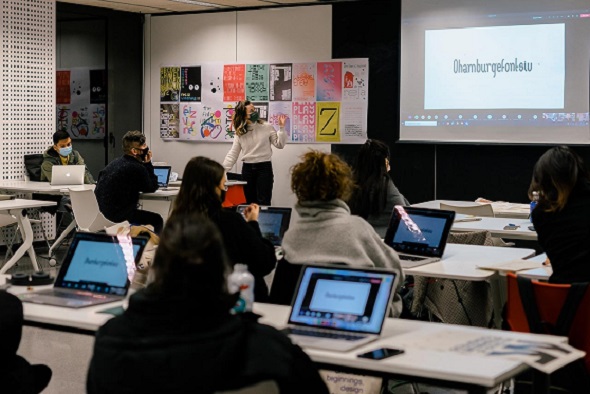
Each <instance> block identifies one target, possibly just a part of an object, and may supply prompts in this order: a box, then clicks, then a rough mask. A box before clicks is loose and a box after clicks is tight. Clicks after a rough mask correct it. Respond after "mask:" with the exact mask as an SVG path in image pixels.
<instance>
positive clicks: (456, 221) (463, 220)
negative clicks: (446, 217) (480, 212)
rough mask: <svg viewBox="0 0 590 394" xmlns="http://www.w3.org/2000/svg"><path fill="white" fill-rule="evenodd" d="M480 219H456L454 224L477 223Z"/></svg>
mask: <svg viewBox="0 0 590 394" xmlns="http://www.w3.org/2000/svg"><path fill="white" fill-rule="evenodd" d="M480 220H481V218H465V219H458V220H455V223H462V222H478V221H480Z"/></svg>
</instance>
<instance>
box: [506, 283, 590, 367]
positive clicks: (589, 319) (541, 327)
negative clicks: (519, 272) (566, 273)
mask: <svg viewBox="0 0 590 394" xmlns="http://www.w3.org/2000/svg"><path fill="white" fill-rule="evenodd" d="M521 280H522V279H521ZM527 281H529V282H530V283H531V285H532V290H533V294H534V300H536V302H535V303H536V306H537V308H536V310H537V311H538V321H537V322H536V323H535V322H534V321H533V324H532V325H533V329H531V327H530V325H529V318H528V317H527V313H526V312H525V308H524V307H523V301H522V298H521V292H520V289H519V284H518V279H517V277H516V275H514V274H513V273H509V274H507V283H508V302H507V304H506V315H505V319H506V322H507V323H508V325H509V326H510V329H511V330H512V331H519V332H533V333H539V334H553V335H564V336H567V337H568V338H569V343H570V345H572V346H573V347H575V348H576V349H579V350H583V351H585V352H586V357H585V364H586V371H588V372H590V291H589V290H588V287H589V286H587V284H586V286H585V288H584V287H583V286H581V287H580V294H581V296H580V297H581V300H579V305H578V307H577V309H576V308H575V307H574V308H570V310H569V311H567V312H566V313H565V314H564V315H563V316H560V315H561V314H562V310H563V306H564V304H565V303H566V300H567V303H568V304H572V303H573V298H569V299H568V295H569V297H572V295H571V294H570V289H571V288H572V285H562V284H552V283H545V282H539V281H536V280H532V281H531V280H529V279H527ZM525 285H526V283H525ZM580 285H582V284H580ZM531 309H533V310H532V311H531ZM534 309H535V308H527V312H529V315H530V314H531V312H532V313H533V314H534V313H535V310H534ZM568 312H569V313H571V315H572V316H570V318H569V319H568V318H567V317H565V315H567V314H568ZM566 320H571V323H569V328H567V326H568V323H565V324H562V323H563V322H564V321H566ZM560 326H561V327H560ZM560 330H562V331H566V332H559V331H560Z"/></svg>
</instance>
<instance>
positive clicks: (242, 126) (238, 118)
mask: <svg viewBox="0 0 590 394" xmlns="http://www.w3.org/2000/svg"><path fill="white" fill-rule="evenodd" d="M250 104H252V103H251V102H250V101H249V100H243V101H240V102H238V104H236V108H235V110H234V116H233V117H232V125H233V126H234V130H235V131H236V134H237V135H239V136H242V135H244V134H246V133H247V132H248V111H247V110H246V107H247V106H249V105H250ZM256 123H262V121H261V120H260V119H259V120H258V121H257V122H256Z"/></svg>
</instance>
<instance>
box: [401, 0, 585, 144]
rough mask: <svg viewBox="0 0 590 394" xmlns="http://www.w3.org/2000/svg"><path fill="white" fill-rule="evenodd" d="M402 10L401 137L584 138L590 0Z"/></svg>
mask: <svg viewBox="0 0 590 394" xmlns="http://www.w3.org/2000/svg"><path fill="white" fill-rule="evenodd" d="M401 10H402V17H401V54H400V124H399V125H400V139H401V140H405V141H437V142H462V143H463V142H466V143H471V142H473V143H479V142H483V143H508V144H510V143H522V144H535V143H539V144H590V111H589V102H590V99H589V97H590V45H589V44H588V42H589V41H588V37H590V3H589V2H588V0H569V1H567V2H558V3H557V2H551V1H539V0H519V1H518V2H514V0H494V1H490V0H445V1H437V2H433V1H431V0H402V7H401Z"/></svg>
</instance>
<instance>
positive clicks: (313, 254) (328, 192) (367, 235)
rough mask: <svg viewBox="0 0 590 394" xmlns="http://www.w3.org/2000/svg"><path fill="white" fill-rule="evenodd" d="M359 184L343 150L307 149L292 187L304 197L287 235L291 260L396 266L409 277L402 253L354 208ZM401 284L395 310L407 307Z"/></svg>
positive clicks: (286, 248)
mask: <svg viewBox="0 0 590 394" xmlns="http://www.w3.org/2000/svg"><path fill="white" fill-rule="evenodd" d="M353 187H354V183H353V180H352V174H351V170H350V167H349V166H348V165H347V164H346V163H345V162H344V161H342V160H341V159H340V158H338V156H335V155H333V154H329V153H324V152H319V151H310V152H308V153H306V154H305V155H303V160H302V161H301V162H300V163H298V164H296V165H295V166H294V167H293V169H292V176H291V189H292V190H293V193H295V195H296V196H297V199H298V201H297V204H296V205H295V210H296V211H297V213H298V214H299V220H297V221H295V223H293V224H292V225H291V226H290V227H289V229H288V230H287V232H286V233H285V237H284V238H283V243H282V247H283V252H284V256H285V260H286V261H288V262H289V263H291V264H308V263H320V264H321V263H343V264H346V265H349V266H359V267H386V268H391V269H393V270H394V271H396V272H397V274H398V275H399V276H400V279H399V282H398V283H399V284H401V283H403V282H404V278H403V273H402V269H401V265H400V262H399V258H398V256H397V253H396V252H395V251H394V250H393V249H392V248H390V247H389V246H387V245H386V244H385V243H383V241H382V240H381V238H380V237H379V234H377V233H376V232H375V230H373V228H372V227H371V225H370V224H369V223H367V222H366V221H365V220H364V219H362V218H360V217H358V216H353V215H351V214H350V209H349V208H348V205H346V202H345V201H346V199H347V198H348V197H349V196H350V193H351V191H352V188H353ZM282 263H284V262H279V265H281V264H282ZM278 270H279V269H278V268H277V271H278ZM273 289H274V286H273ZM292 290H293V289H291V291H292ZM398 290H399V285H398V288H397V289H396V294H395V296H394V298H393V301H394V302H393V314H394V315H395V316H399V315H400V313H401V308H402V305H401V298H400V296H399V294H398V293H397V292H398Z"/></svg>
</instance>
